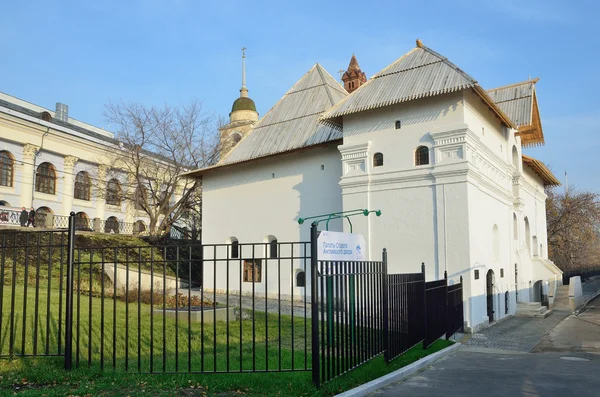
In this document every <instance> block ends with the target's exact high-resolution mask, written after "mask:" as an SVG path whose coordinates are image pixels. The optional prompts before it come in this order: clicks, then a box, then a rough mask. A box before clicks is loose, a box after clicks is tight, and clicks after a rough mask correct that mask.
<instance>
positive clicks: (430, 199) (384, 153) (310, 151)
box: [191, 41, 560, 330]
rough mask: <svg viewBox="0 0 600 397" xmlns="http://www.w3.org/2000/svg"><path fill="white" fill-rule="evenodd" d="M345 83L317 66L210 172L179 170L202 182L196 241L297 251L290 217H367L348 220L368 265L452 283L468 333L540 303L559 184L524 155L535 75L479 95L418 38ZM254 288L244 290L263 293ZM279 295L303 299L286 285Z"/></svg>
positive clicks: (536, 139) (548, 275)
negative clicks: (551, 196) (362, 212)
mask: <svg viewBox="0 0 600 397" xmlns="http://www.w3.org/2000/svg"><path fill="white" fill-rule="evenodd" d="M350 66H351V68H353V69H355V70H358V71H359V70H360V69H359V68H358V63H357V62H356V59H353V61H352V62H351V65H350ZM347 75H349V74H348V73H347V74H345V75H344V76H345V78H346V76H347ZM354 75H356V76H359V75H360V73H358V72H356V73H354ZM349 78H350V77H349ZM344 83H345V86H346V88H351V90H348V91H352V93H351V94H348V92H347V91H346V90H345V89H344V87H342V86H340V84H338V83H337V82H336V81H335V79H334V78H332V77H331V75H329V74H328V73H327V71H325V70H324V69H323V68H322V67H321V66H320V65H319V64H316V65H315V66H313V67H312V68H311V69H310V70H309V71H308V72H307V73H306V74H305V75H304V76H303V77H302V78H301V79H300V80H299V81H298V82H297V83H296V84H295V85H294V86H293V87H292V88H291V89H290V90H289V91H288V92H287V93H286V94H285V95H284V97H283V98H282V99H281V100H280V101H279V102H278V103H277V104H276V105H275V106H274V107H273V108H272V109H271V110H270V111H269V112H268V113H267V114H266V115H265V116H263V117H262V119H260V120H259V121H258V122H257V123H256V124H255V125H254V126H253V128H252V129H251V130H250V131H249V132H247V133H245V134H243V137H242V138H241V140H239V142H236V143H237V144H236V145H235V146H234V147H233V149H232V150H230V151H229V152H228V153H227V154H226V155H225V156H224V157H223V158H222V159H221V161H220V162H219V163H218V164H217V165H216V166H213V167H209V168H205V169H202V170H198V171H195V172H193V173H191V175H194V176H196V177H202V180H203V208H202V213H203V216H204V218H203V235H202V240H203V243H206V244H224V243H227V244H230V243H232V242H235V241H239V242H240V243H241V242H248V243H250V242H269V241H271V240H273V239H277V240H278V241H308V240H309V228H310V226H309V225H308V224H303V225H299V224H298V222H297V220H298V218H299V217H307V216H312V215H318V214H326V213H331V212H341V211H347V210H354V209H371V210H376V209H377V210H381V211H382V213H383V214H382V216H381V217H357V218H353V226H354V231H355V232H360V233H362V234H363V235H364V237H365V240H366V244H367V253H366V255H367V257H368V258H369V259H371V260H379V259H380V258H381V251H382V249H383V248H387V250H388V253H389V254H388V258H389V264H388V266H389V271H390V272H391V273H407V272H418V271H419V269H420V265H421V263H422V262H424V263H425V265H426V274H427V279H428V280H433V279H440V278H442V277H443V275H444V271H447V272H448V278H449V280H450V282H451V283H452V282H457V281H458V280H459V278H460V276H463V279H464V288H465V289H464V291H465V292H464V293H465V295H464V296H465V300H466V305H465V321H466V325H467V326H468V327H469V328H471V329H472V330H476V329H478V328H479V327H481V326H484V325H486V324H487V323H488V322H490V321H497V320H499V319H501V318H503V317H505V316H506V315H509V314H513V313H514V312H515V308H516V302H517V301H518V302H527V301H532V300H540V292H539V291H540V285H541V284H542V283H543V282H545V281H554V280H555V279H556V277H557V275H559V274H560V270H559V269H558V268H556V266H554V264H553V263H552V262H550V261H549V260H548V259H547V258H548V257H547V253H548V251H547V237H546V213H545V199H546V195H545V194H544V187H545V186H548V185H558V184H559V182H558V180H557V179H556V178H555V177H554V176H553V175H552V173H551V172H550V171H549V170H548V168H547V167H546V166H545V165H544V164H542V163H541V162H539V161H537V160H535V159H533V158H530V157H527V156H525V155H524V154H523V148H525V147H527V146H530V145H540V144H543V143H544V139H543V132H542V126H541V121H540V116H539V111H538V106H537V98H536V92H535V84H536V83H537V79H536V80H528V81H525V82H523V83H519V84H515V85H511V86H506V87H502V88H498V89H494V90H488V91H486V90H484V89H483V88H482V87H481V86H480V85H479V84H478V82H477V81H476V80H474V79H473V78H472V77H471V76H469V75H468V74H466V73H465V72H463V71H462V70H461V69H459V68H458V67H457V66H456V65H454V64H452V63H451V62H450V61H448V59H446V58H445V57H443V56H441V55H439V54H437V53H436V52H434V51H432V50H431V49H429V48H427V47H425V46H423V45H422V43H421V42H420V41H417V47H416V48H415V49H413V50H412V51H410V52H409V53H407V54H405V55H404V56H402V57H401V58H399V59H398V60H396V61H395V62H393V63H392V64H391V65H389V66H387V67H386V68H384V69H383V70H382V71H380V72H379V73H377V74H376V75H375V76H373V78H371V79H370V80H369V81H367V82H366V83H365V82H364V80H360V79H359V78H358V77H357V80H356V82H355V83H353V82H352V81H346V80H345V81H344ZM224 214H226V216H224ZM342 229H344V230H345V231H349V230H348V225H347V224H342V222H339V221H334V222H332V223H331V224H330V230H342ZM266 251H267V250H266V249H265V252H263V253H257V255H261V254H262V255H266V254H267V252H266ZM242 256H243V254H242ZM269 266H271V265H269ZM273 266H276V264H274V265H273ZM269 271H275V270H269ZM209 272H210V269H209ZM308 279H309V278H308V277H307V280H308ZM217 280H221V281H223V280H224V277H221V276H219V277H217ZM221 281H217V282H218V283H219V282H221ZM223 282H224V281H223ZM250 284H252V283H250ZM250 284H248V285H246V283H244V287H243V288H244V289H247V288H250ZM262 284H263V283H254V285H252V288H255V291H256V292H264V291H265V288H267V287H268V288H269V291H273V289H272V288H273V286H265V285H262ZM307 287H308V285H307ZM217 288H222V286H219V285H218V286H217ZM285 288H286V292H287V293H290V292H292V291H293V292H294V293H299V292H301V290H302V287H298V286H297V285H296V284H295V281H294V280H293V279H291V277H290V280H288V282H287V283H286V284H285ZM290 288H292V289H290Z"/></svg>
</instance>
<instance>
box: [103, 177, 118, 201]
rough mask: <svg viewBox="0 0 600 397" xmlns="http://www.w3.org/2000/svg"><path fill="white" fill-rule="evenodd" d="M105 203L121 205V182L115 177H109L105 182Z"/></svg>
mask: <svg viewBox="0 0 600 397" xmlns="http://www.w3.org/2000/svg"><path fill="white" fill-rule="evenodd" d="M106 204H108V205H121V184H120V183H119V181H118V180H117V179H114V178H113V179H111V180H110V181H108V183H107V184H106Z"/></svg>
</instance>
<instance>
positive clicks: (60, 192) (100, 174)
mask: <svg viewBox="0 0 600 397" xmlns="http://www.w3.org/2000/svg"><path fill="white" fill-rule="evenodd" d="M118 147H119V143H118V142H117V140H116V139H115V138H114V135H113V133H111V132H109V131H106V130H104V129H101V128H98V127H94V126H92V125H89V124H86V123H83V122H81V121H78V120H75V119H73V118H71V117H70V116H69V114H68V107H67V106H66V105H64V104H60V103H57V106H56V110H55V111H52V110H49V109H45V108H43V107H40V106H37V105H34V104H31V103H28V102H26V101H23V100H20V99H18V98H15V97H12V96H10V95H7V94H3V93H0V162H1V163H0V167H1V171H0V173H1V177H0V225H2V224H4V225H14V226H18V225H19V222H18V216H19V213H20V209H21V207H25V208H27V209H28V210H29V209H30V208H32V207H33V208H34V209H35V210H36V211H37V225H36V226H38V227H48V228H64V227H67V217H68V215H69V213H70V212H71V211H73V212H75V213H76V214H77V224H76V226H77V227H78V228H79V229H80V230H89V231H98V232H111V233H126V234H131V233H141V232H144V231H145V229H146V225H147V223H148V220H147V218H146V217H145V214H144V213H143V212H142V211H140V210H138V209H136V208H135V205H134V203H133V202H126V201H125V200H123V199H122V197H123V195H124V191H123V189H125V186H126V185H127V184H126V178H127V176H126V175H125V174H122V173H118V172H117V173H116V174H115V173H114V172H109V166H108V165H107V164H108V161H107V158H108V157H109V153H110V152H111V151H114V150H117V148H118Z"/></svg>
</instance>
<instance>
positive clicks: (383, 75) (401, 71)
mask: <svg viewBox="0 0 600 397" xmlns="http://www.w3.org/2000/svg"><path fill="white" fill-rule="evenodd" d="M396 62H397V61H395V62H394V63H396ZM440 62H443V60H442V59H440V60H439V61H435V62H431V63H426V64H424V65H419V66H415V67H413V68H408V69H402V70H396V71H395V72H390V73H386V74H378V75H376V76H373V78H372V79H378V78H380V77H386V76H391V75H394V74H398V73H403V72H406V71H408V70H416V69H419V68H424V67H427V66H429V65H433V64H434V63H440Z"/></svg>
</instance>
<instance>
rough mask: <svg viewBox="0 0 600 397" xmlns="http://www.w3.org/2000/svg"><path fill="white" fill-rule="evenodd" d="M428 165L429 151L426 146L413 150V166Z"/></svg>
mask: <svg viewBox="0 0 600 397" xmlns="http://www.w3.org/2000/svg"><path fill="white" fill-rule="evenodd" d="M427 164H429V149H428V148H427V146H419V147H418V148H417V150H415V165H427Z"/></svg>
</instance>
